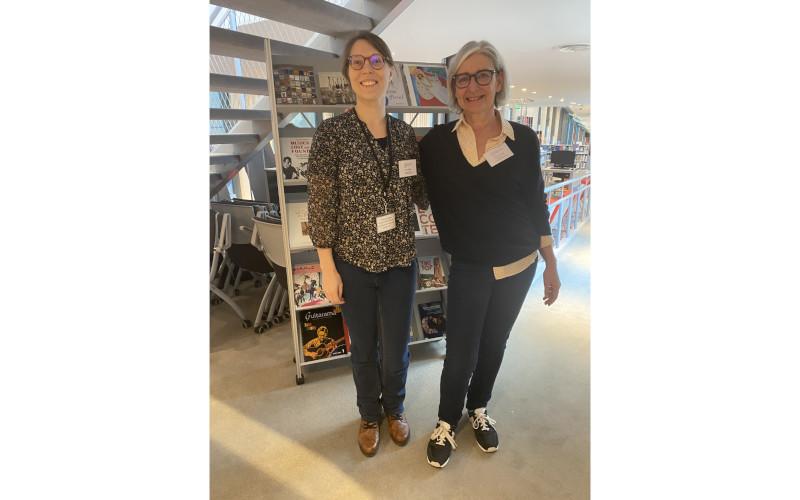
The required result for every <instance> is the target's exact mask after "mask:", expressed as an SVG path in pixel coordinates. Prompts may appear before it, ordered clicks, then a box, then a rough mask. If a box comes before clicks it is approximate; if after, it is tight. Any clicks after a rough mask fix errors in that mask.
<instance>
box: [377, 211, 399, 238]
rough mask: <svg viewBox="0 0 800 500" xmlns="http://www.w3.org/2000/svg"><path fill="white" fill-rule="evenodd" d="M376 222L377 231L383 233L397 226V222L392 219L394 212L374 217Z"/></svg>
mask: <svg viewBox="0 0 800 500" xmlns="http://www.w3.org/2000/svg"><path fill="white" fill-rule="evenodd" d="M375 220H376V222H377V224H378V233H385V232H386V231H391V230H392V229H394V228H395V227H396V226H397V223H396V222H395V220H394V213H391V214H386V215H380V216H378V217H376V218H375Z"/></svg>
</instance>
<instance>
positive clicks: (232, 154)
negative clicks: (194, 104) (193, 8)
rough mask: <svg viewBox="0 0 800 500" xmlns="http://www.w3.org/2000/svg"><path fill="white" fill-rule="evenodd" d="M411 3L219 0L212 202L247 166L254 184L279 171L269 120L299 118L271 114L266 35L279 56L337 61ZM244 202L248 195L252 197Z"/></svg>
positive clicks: (213, 49) (213, 15)
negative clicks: (312, 53) (355, 39)
mask: <svg viewBox="0 0 800 500" xmlns="http://www.w3.org/2000/svg"><path fill="white" fill-rule="evenodd" d="M412 1H413V0H335V1H334V0H331V1H325V0H270V1H269V2H265V1H262V0H215V1H214V3H213V4H212V8H211V12H210V24H211V25H210V27H209V29H210V44H209V45H210V47H209V48H210V56H211V65H210V66H211V70H210V72H209V92H211V93H212V99H211V100H212V105H211V106H210V109H209V120H210V124H211V125H210V127H209V129H210V132H209V145H210V156H209V166H210V177H211V186H210V187H211V198H212V199H213V198H214V197H215V196H217V195H218V194H219V193H220V191H221V190H222V189H223V188H225V186H226V185H227V184H228V183H229V182H230V181H231V180H233V179H234V178H235V177H236V176H237V174H239V172H240V171H241V170H242V169H243V168H246V169H247V172H248V174H249V177H250V180H251V184H256V183H258V184H261V182H262V181H266V176H265V172H264V169H267V168H273V167H274V158H273V155H272V149H271V148H270V147H268V146H269V143H270V141H271V140H272V123H271V120H272V119H278V120H280V121H281V123H282V124H283V123H287V122H290V121H292V120H293V119H294V118H295V117H296V116H297V113H287V114H286V115H284V114H279V115H278V116H277V117H273V116H272V112H271V110H270V109H269V104H268V99H266V96H267V95H268V90H267V89H268V81H267V78H269V75H268V74H267V70H266V54H265V45H264V41H265V38H270V39H271V46H272V52H273V53H274V54H279V55H287V56H291V55H299V54H301V53H303V52H304V51H307V50H308V49H314V50H316V51H318V52H320V53H322V54H325V55H327V56H328V57H339V53H340V52H341V50H342V49H343V47H344V44H345V43H346V41H347V39H348V38H349V37H350V36H352V34H353V33H355V32H357V31H361V30H365V31H372V32H373V33H376V34H377V33H380V32H381V31H383V29H384V28H385V27H386V26H388V24H389V23H390V22H392V21H393V20H394V19H395V18H396V17H397V16H398V15H400V13H401V12H403V10H405V9H406V8H407V7H408V6H409V5H410V4H411V3H412ZM303 40H305V41H304V42H303V43H302V45H299V43H300V42H301V41H303ZM264 184H265V182H264ZM262 190H266V186H263V188H262V187H261V186H259V189H258V191H262ZM253 191H254V194H255V195H256V198H257V199H259V200H260V201H266V198H264V195H260V194H259V193H255V191H256V189H255V188H254V189H253ZM264 193H266V191H264ZM266 196H267V197H268V196H269V195H268V194H266ZM242 197H244V198H249V197H250V193H243V196H242ZM262 198H263V199H262Z"/></svg>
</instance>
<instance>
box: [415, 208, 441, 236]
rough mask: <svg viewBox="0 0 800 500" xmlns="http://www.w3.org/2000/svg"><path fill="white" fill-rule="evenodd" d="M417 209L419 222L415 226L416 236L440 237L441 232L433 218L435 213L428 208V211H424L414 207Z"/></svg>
mask: <svg viewBox="0 0 800 500" xmlns="http://www.w3.org/2000/svg"><path fill="white" fill-rule="evenodd" d="M414 208H415V209H416V210H415V212H416V215H417V222H416V224H415V225H414V235H415V236H432V235H438V234H439V230H438V229H436V221H435V220H434V218H433V212H432V211H431V207H430V206H428V208H427V209H425V210H422V209H421V208H419V207H418V206H416V205H414Z"/></svg>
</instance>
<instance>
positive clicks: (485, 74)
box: [452, 69, 499, 89]
mask: <svg viewBox="0 0 800 500" xmlns="http://www.w3.org/2000/svg"><path fill="white" fill-rule="evenodd" d="M495 73H499V71H497V70H496V69H482V70H480V71H478V72H475V73H458V74H455V75H453V78H452V80H453V83H455V85H456V87H458V88H460V89H465V88H467V87H469V81H470V80H472V79H473V78H474V79H475V83H477V84H478V85H482V86H486V85H489V84H490V83H491V82H492V77H493V76H494V75H495Z"/></svg>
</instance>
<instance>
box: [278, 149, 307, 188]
mask: <svg viewBox="0 0 800 500" xmlns="http://www.w3.org/2000/svg"><path fill="white" fill-rule="evenodd" d="M312 140H313V137H281V156H282V158H281V171H282V172H283V178H284V180H285V181H286V182H285V183H284V184H289V185H290V184H297V183H299V184H305V183H306V182H308V178H307V177H306V173H307V172H308V154H309V152H310V151H311V142H312Z"/></svg>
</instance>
